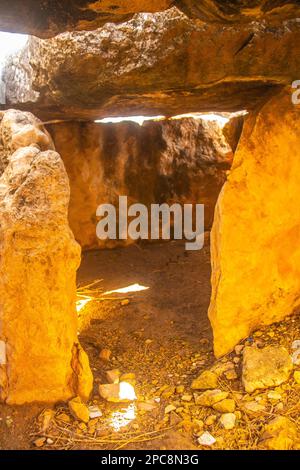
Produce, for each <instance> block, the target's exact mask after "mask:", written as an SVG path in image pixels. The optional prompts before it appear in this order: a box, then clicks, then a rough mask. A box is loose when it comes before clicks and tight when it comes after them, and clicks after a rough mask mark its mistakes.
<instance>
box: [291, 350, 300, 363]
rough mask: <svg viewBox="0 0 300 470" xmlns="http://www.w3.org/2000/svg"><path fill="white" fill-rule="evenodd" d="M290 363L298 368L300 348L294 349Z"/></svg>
mask: <svg viewBox="0 0 300 470" xmlns="http://www.w3.org/2000/svg"><path fill="white" fill-rule="evenodd" d="M292 362H293V364H294V365H295V366H298V365H299V364H300V348H299V349H296V351H295V352H293V354H292Z"/></svg>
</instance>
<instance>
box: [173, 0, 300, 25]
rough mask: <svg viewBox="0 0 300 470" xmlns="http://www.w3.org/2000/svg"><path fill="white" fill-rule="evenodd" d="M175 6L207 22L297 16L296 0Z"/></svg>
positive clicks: (192, 0)
mask: <svg viewBox="0 0 300 470" xmlns="http://www.w3.org/2000/svg"><path fill="white" fill-rule="evenodd" d="M175 4H176V6H177V7H178V8H180V9H181V10H182V11H183V12H185V13H186V14H187V15H188V16H190V17H193V18H200V19H201V20H204V21H208V22H209V21H213V22H219V23H223V22H225V23H226V22H239V23H240V22H248V21H253V20H260V21H264V20H266V19H268V20H270V19H272V20H273V21H276V20H278V19H279V20H282V19H286V18H296V17H297V16H299V2H297V0H287V1H285V0H276V1H274V0H226V1H224V0H206V1H204V2H199V1H197V0H177V1H176V2H175Z"/></svg>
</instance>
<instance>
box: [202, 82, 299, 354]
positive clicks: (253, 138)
mask: <svg viewBox="0 0 300 470" xmlns="http://www.w3.org/2000/svg"><path fill="white" fill-rule="evenodd" d="M299 128H300V109H299V108H297V107H296V106H294V105H293V104H292V101H291V91H290V90H289V89H287V90H284V91H282V92H281V93H280V94H279V95H278V96H275V97H274V98H272V99H271V100H270V101H269V102H268V103H266V104H265V105H264V106H263V108H262V109H261V110H260V111H259V112H257V113H256V114H254V115H250V117H249V118H248V119H247V122H246V125H245V127H244V131H243V134H242V138H241V141H240V144H239V146H238V149H237V152H236V154H235V157H234V162H233V167H232V171H231V173H230V176H229V178H228V181H227V182H226V183H225V185H224V187H223V189H222V191H221V194H220V196H219V200H218V203H217V206H216V210H215V220H214V225H213V230H212V236H211V254H212V297H211V304H210V308H209V318H210V320H211V324H212V327H213V333H214V348H215V354H216V356H222V355H223V354H225V353H227V352H229V351H230V350H232V349H233V348H234V346H235V345H236V344H237V343H238V342H239V341H240V340H241V339H243V338H246V337H247V336H248V335H249V334H250V333H251V332H252V331H253V330H255V329H257V328H258V327H260V326H261V325H267V324H271V323H273V322H276V321H280V320H282V319H283V318H284V317H285V316H286V315H289V314H291V313H292V312H293V310H294V309H295V308H296V307H298V306H299V303H300V301H299V292H300V243H299V240H300V208H299V188H300V131H299Z"/></svg>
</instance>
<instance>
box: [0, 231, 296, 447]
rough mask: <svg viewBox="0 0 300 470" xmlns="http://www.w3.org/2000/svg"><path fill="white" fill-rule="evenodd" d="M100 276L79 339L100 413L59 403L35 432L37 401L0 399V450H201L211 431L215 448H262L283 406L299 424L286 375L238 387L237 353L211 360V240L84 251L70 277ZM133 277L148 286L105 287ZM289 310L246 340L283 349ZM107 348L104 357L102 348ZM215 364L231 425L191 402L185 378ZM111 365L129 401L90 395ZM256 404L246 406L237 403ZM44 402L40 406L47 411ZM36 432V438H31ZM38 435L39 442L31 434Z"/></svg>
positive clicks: (288, 337) (291, 335)
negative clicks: (82, 414) (83, 414)
mask: <svg viewBox="0 0 300 470" xmlns="http://www.w3.org/2000/svg"><path fill="white" fill-rule="evenodd" d="M98 279H99V280H100V281H99V283H98V284H97V287H98V289H96V288H95V287H93V286H92V287H90V290H91V291H93V289H94V288H95V289H96V290H95V293H97V295H95V297H96V299H94V300H91V301H90V302H87V303H86V305H85V306H84V307H83V308H82V310H81V311H80V312H79V313H80V323H81V325H82V328H83V329H82V332H81V335H80V341H81V343H82V345H83V347H84V349H85V350H86V351H87V353H88V355H89V359H90V364H91V367H92V371H93V374H94V378H95V381H94V382H95V383H94V392H93V396H92V398H91V400H90V402H89V405H95V406H97V407H98V409H99V410H100V411H101V413H102V416H101V417H99V418H97V419H92V420H90V422H89V423H88V425H86V424H84V423H79V422H78V421H76V420H74V418H73V417H71V415H70V413H69V410H68V406H67V404H58V405H56V406H55V407H52V410H53V411H52V412H51V413H52V414H53V418H52V421H51V424H50V426H49V427H48V428H47V430H46V431H45V430H43V429H42V428H43V425H44V424H43V423H44V417H45V413H44V414H43V412H45V409H46V407H45V405H38V404H37V405H31V406H22V407H8V406H5V405H0V448H2V449H31V448H37V447H36V446H37V442H38V445H41V447H40V448H41V449H89V448H91V449H160V450H165V449H194V448H197V449H204V448H206V447H203V446H200V445H199V443H198V438H199V436H200V435H202V434H203V432H204V431H209V432H210V433H211V435H213V437H214V438H215V439H216V442H215V444H214V445H213V446H212V448H214V449H238V448H240V449H256V448H261V447H262V446H261V445H260V444H259V437H260V435H261V431H262V429H263V426H264V424H265V423H266V422H267V421H268V420H270V419H271V418H272V417H274V416H276V415H277V414H284V415H286V416H288V417H289V418H290V419H292V420H293V421H294V422H295V423H296V424H297V425H299V424H300V418H298V416H299V401H300V400H299V399H300V386H299V385H297V384H295V383H294V381H293V378H291V379H290V382H289V383H287V384H283V385H282V386H281V387H277V388H276V389H275V392H277V398H274V396H275V395H274V394H273V398H269V397H268V395H267V393H268V391H257V392H255V393H253V394H251V396H250V395H249V394H246V393H245V392H244V391H243V388H242V385H241V380H240V372H241V370H240V369H241V356H240V355H239V354H237V353H232V354H230V355H228V356H227V357H225V358H223V359H222V360H220V361H218V362H215V360H214V357H213V352H212V334H211V329H210V325H209V321H208V319H207V308H208V304H209V298H210V256H209V242H208V237H206V245H205V247H204V249H203V250H201V251H195V252H186V251H185V250H184V244H183V243H181V242H171V243H163V244H152V245H142V246H137V245H134V246H130V247H127V248H118V249H115V250H103V251H91V252H88V253H86V254H85V255H84V257H83V261H82V265H81V268H80V270H79V273H78V285H79V286H80V287H81V288H82V286H86V285H87V284H90V283H91V282H93V281H95V280H98ZM133 284H139V285H140V286H144V287H147V288H148V289H146V290H142V291H140V292H132V293H126V294H118V293H110V294H106V295H104V293H105V292H107V291H112V290H115V289H119V288H124V287H127V286H130V285H133ZM299 323H300V322H299V321H298V320H297V317H293V318H288V319H287V321H286V322H281V323H280V324H278V325H273V326H272V327H268V328H265V329H262V330H261V331H259V332H256V333H255V334H254V335H253V337H251V338H248V340H247V341H246V342H247V344H256V346H257V347H263V346H264V345H266V344H272V343H276V344H278V343H280V344H283V345H285V346H286V347H287V348H288V349H290V348H291V342H292V341H293V340H295V339H298V338H300V325H299ZM103 349H107V350H109V351H110V352H111V355H110V357H109V359H108V360H104V359H103V358H101V357H100V356H101V354H100V353H101V351H103ZM211 367H213V368H215V370H219V372H220V373H219V388H221V389H222V390H224V391H226V392H228V394H229V396H230V397H231V398H233V399H234V401H235V403H236V415H237V423H236V426H235V428H234V430H230V431H228V430H225V429H223V428H222V426H220V422H219V419H220V413H218V412H216V411H214V410H212V409H211V408H207V407H202V406H199V405H196V403H195V400H194V398H195V396H194V391H193V390H191V382H192V380H193V379H194V378H196V377H197V376H198V375H199V373H201V372H202V371H203V370H206V369H208V368H211ZM111 369H119V371H120V373H122V374H129V373H131V374H134V377H133V376H127V379H126V381H127V382H128V383H131V384H132V385H134V388H135V392H136V396H137V400H136V401H135V402H133V403H125V404H120V403H118V404H116V403H108V402H106V401H105V400H103V399H102V398H100V396H99V394H98V386H99V384H100V383H106V382H107V379H106V373H105V372H106V371H107V370H111ZM249 402H251V403H252V402H255V403H257V404H259V405H261V406H260V409H259V411H256V412H254V413H251V414H249V412H245V410H244V404H245V403H249ZM49 410H51V407H47V412H49ZM39 439H40V440H39ZM37 440H38V441H37Z"/></svg>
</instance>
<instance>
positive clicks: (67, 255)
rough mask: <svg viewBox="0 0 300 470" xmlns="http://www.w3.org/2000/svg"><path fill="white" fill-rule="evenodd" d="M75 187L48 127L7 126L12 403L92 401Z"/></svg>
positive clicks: (0, 256)
mask: <svg viewBox="0 0 300 470" xmlns="http://www.w3.org/2000/svg"><path fill="white" fill-rule="evenodd" d="M68 203H69V182H68V177H67V174H66V171H65V168H64V165H63V163H62V160H61V158H60V156H59V154H58V153H56V152H55V151H54V147H53V143H52V141H51V138H50V136H49V134H48V133H47V132H46V131H45V129H44V128H43V126H42V123H41V122H40V121H39V120H38V119H36V118H35V117H34V116H33V115H32V114H30V113H23V112H19V111H15V110H9V111H6V112H4V113H2V115H1V122H0V398H1V400H3V401H6V402H7V403H10V404H21V403H25V402H32V401H41V402H55V401H58V400H66V399H68V398H70V397H72V396H74V395H80V396H81V397H82V398H85V399H86V398H87V397H88V396H89V394H90V391H91V388H92V375H91V372H90V369H89V364H88V359H87V356H86V355H85V353H84V352H83V351H82V349H81V347H80V344H79V342H78V338H77V315H76V309H75V299H76V270H77V268H78V266H79V263H80V247H79V245H78V244H77V243H76V242H75V240H74V237H73V234H72V232H71V230H70V228H69V225H68V219H67V215H68Z"/></svg>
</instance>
